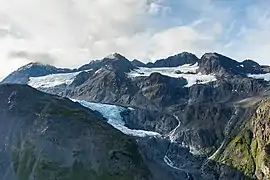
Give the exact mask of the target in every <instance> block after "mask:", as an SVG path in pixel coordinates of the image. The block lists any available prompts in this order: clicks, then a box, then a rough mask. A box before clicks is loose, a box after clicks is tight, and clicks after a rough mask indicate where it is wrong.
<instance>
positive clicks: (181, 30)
mask: <svg viewBox="0 0 270 180" xmlns="http://www.w3.org/2000/svg"><path fill="white" fill-rule="evenodd" d="M226 2H227V3H225V1H224V2H223V1H213V0H197V1H189V0H183V1H179V0H76V1H75V0H57V1H55V0H46V1H44V0H10V1H6V0H0V3H1V6H0V64H1V66H0V78H1V77H4V76H6V75H7V74H8V73H10V72H11V71H13V70H15V69H16V68H18V67H20V66H21V65H23V64H25V63H28V62H30V61H39V62H43V63H48V64H52V65H56V66H60V67H61V66H65V67H66V66H67V67H76V66H78V65H80V64H82V63H86V62H88V61H90V60H92V59H99V58H101V57H104V56H107V55H108V54H110V53H113V52H119V53H121V54H123V55H125V56H127V57H128V58H131V59H132V58H136V59H141V60H143V61H150V60H154V59H158V58H163V57H166V56H169V55H172V54H176V53H179V52H182V51H189V52H193V53H195V54H196V55H198V56H201V55H202V54H203V53H204V52H211V51H217V52H220V53H224V54H225V55H228V56H231V57H233V58H236V59H237V60H244V59H246V58H251V59H254V60H256V61H258V62H260V63H263V64H270V61H269V60H268V57H270V51H269V49H270V39H269V38H270V36H269V35H268V32H269V30H270V13H269V10H268V8H267V7H269V5H270V4H269V3H268V2H263V1H262V2H261V1H260V3H256V4H251V3H245V2H246V1H242V2H241V1H237V3H236V2H235V3H233V2H231V1H230V2H229V3H228V1H226ZM267 5H268V6H267Z"/></svg>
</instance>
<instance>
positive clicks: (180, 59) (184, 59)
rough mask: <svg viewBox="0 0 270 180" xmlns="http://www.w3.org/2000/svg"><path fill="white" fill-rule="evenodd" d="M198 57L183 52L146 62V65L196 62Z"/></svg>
mask: <svg viewBox="0 0 270 180" xmlns="http://www.w3.org/2000/svg"><path fill="white" fill-rule="evenodd" d="M198 60H199V59H198V58H197V57H196V56H195V55H194V54H191V53H188V52H183V53H180V54H177V55H174V56H170V57H168V58H166V59H160V60H157V61H156V62H154V63H147V64H146V66H147V67H150V68H151V67H177V66H182V65H184V64H195V63H197V62H198Z"/></svg>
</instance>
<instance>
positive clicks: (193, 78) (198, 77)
mask: <svg viewBox="0 0 270 180" xmlns="http://www.w3.org/2000/svg"><path fill="white" fill-rule="evenodd" d="M198 68H199V66H198V64H197V63H196V64H194V65H191V64H185V65H182V66H178V67H161V68H146V67H140V68H138V69H136V70H133V71H131V72H129V73H127V75H128V77H130V78H133V77H140V76H141V77H147V76H150V75H151V74H152V73H160V74H162V75H165V76H169V77H173V78H181V77H182V78H185V79H186V80H187V82H188V84H187V85H186V87H190V86H193V85H194V84H206V83H209V82H212V81H216V77H215V76H214V75H203V74H201V73H196V72H197V70H198Z"/></svg>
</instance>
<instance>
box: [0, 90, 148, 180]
mask: <svg viewBox="0 0 270 180" xmlns="http://www.w3.org/2000/svg"><path fill="white" fill-rule="evenodd" d="M0 109H1V110H0V125H1V126H0V127H1V128H0V133H1V136H0V146H1V152H0V157H1V169H0V179H7V180H14V179H18V180H31V179H36V180H55V179H61V180H70V179H72V180H73V179H76V180H114V179H115V180H127V179H131V180H147V179H151V176H150V172H149V170H148V168H147V167H146V165H145V164H144V162H143V160H142V159H141V156H140V154H139V152H138V150H137V146H136V145H135V142H134V141H133V140H132V139H130V138H129V137H127V136H125V135H123V134H122V133H120V132H118V131H117V130H115V129H113V128H112V127H111V126H109V125H108V124H106V123H105V122H104V121H102V120H100V119H99V118H98V117H97V116H96V115H95V114H94V113H93V112H92V111H90V110H88V109H85V108H83V107H82V106H80V105H79V104H77V103H73V102H71V101H70V100H68V99H64V98H60V97H57V96H51V95H49V94H45V93H42V92H39V91H37V90H34V89H32V88H30V87H27V86H24V85H1V86H0Z"/></svg>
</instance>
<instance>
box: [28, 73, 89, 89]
mask: <svg viewBox="0 0 270 180" xmlns="http://www.w3.org/2000/svg"><path fill="white" fill-rule="evenodd" d="M88 71H90V70H88ZM81 72H85V71H79V72H74V73H59V74H50V75H47V76H40V77H30V80H29V82H28V85H29V86H32V87H33V88H51V87H55V86H59V85H67V86H68V85H70V84H71V83H72V82H73V81H74V80H75V78H76V76H77V75H78V74H80V73H81Z"/></svg>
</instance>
